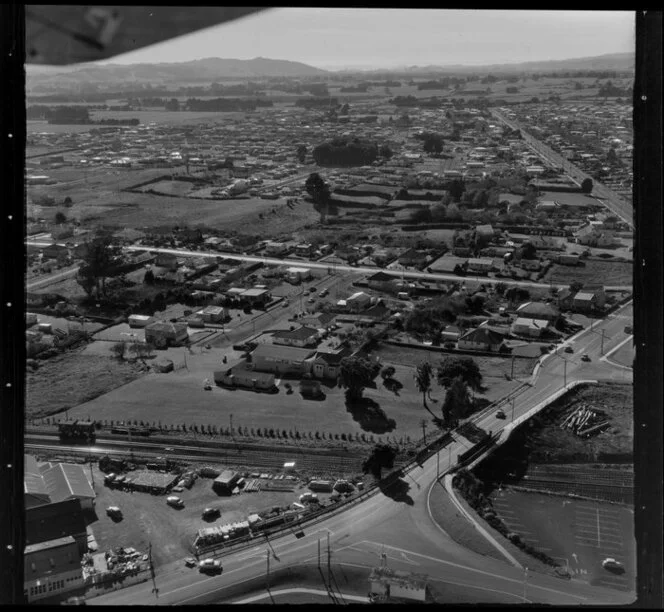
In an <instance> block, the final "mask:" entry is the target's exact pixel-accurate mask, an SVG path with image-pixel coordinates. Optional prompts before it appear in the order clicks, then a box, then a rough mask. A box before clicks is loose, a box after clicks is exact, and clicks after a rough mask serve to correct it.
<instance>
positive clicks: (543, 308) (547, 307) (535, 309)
mask: <svg viewBox="0 0 664 612" xmlns="http://www.w3.org/2000/svg"><path fill="white" fill-rule="evenodd" d="M516 311H517V312H519V313H522V314H525V313H527V314H529V315H538V314H539V315H549V316H552V315H553V316H558V314H559V311H558V308H557V307H556V306H553V305H552V304H547V303H545V302H526V303H525V304H521V306H519V307H518V308H517V309H516ZM532 318H537V317H536V316H535V317H532Z"/></svg>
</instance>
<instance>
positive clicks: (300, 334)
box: [272, 326, 319, 348]
mask: <svg viewBox="0 0 664 612" xmlns="http://www.w3.org/2000/svg"><path fill="white" fill-rule="evenodd" d="M318 340H319V333H318V330H317V329H316V328H314V327H306V326H303V327H300V328H298V329H293V330H282V331H277V332H274V333H273V334H272V343H273V344H280V345H284V346H296V347H299V348H305V347H307V346H312V345H313V346H315V345H316V344H318Z"/></svg>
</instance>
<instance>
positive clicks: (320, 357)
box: [309, 344, 353, 380]
mask: <svg viewBox="0 0 664 612" xmlns="http://www.w3.org/2000/svg"><path fill="white" fill-rule="evenodd" d="M352 354H353V350H352V349H351V348H350V347H349V346H347V345H345V344H344V345H341V346H339V347H338V348H337V349H335V350H326V351H317V352H316V354H315V355H314V356H313V357H312V358H310V359H309V367H310V371H311V374H312V375H313V376H314V378H319V379H326V380H336V379H337V378H338V377H339V373H340V370H341V360H342V359H344V358H345V357H349V356H350V355H352Z"/></svg>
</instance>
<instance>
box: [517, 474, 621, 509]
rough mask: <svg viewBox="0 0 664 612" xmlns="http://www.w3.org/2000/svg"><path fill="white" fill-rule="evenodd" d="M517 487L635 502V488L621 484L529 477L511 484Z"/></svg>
mask: <svg viewBox="0 0 664 612" xmlns="http://www.w3.org/2000/svg"><path fill="white" fill-rule="evenodd" d="M511 486H512V487H513V488H515V489H525V490H530V491H542V492H547V493H560V494H565V495H569V494H572V495H579V496H582V497H588V498H590V499H596V500H604V501H612V502H617V503H621V504H632V503H634V488H633V487H623V486H620V485H605V484H597V483H587V482H583V483H582V482H571V481H567V480H553V479H538V478H527V479H525V478H524V479H523V480H521V481H520V482H519V483H518V484H515V485H511Z"/></svg>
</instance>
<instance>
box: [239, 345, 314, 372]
mask: <svg viewBox="0 0 664 612" xmlns="http://www.w3.org/2000/svg"><path fill="white" fill-rule="evenodd" d="M314 354H315V350H314V349H306V348H298V347H291V346H278V345H274V344H259V345H258V346H257V347H256V348H255V349H254V351H253V352H252V353H251V363H252V365H253V369H254V370H255V371H257V372H270V373H273V374H276V375H277V376H284V375H302V374H304V373H305V372H307V371H308V367H307V363H306V360H307V359H309V358H310V357H312V356H313V355H314Z"/></svg>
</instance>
